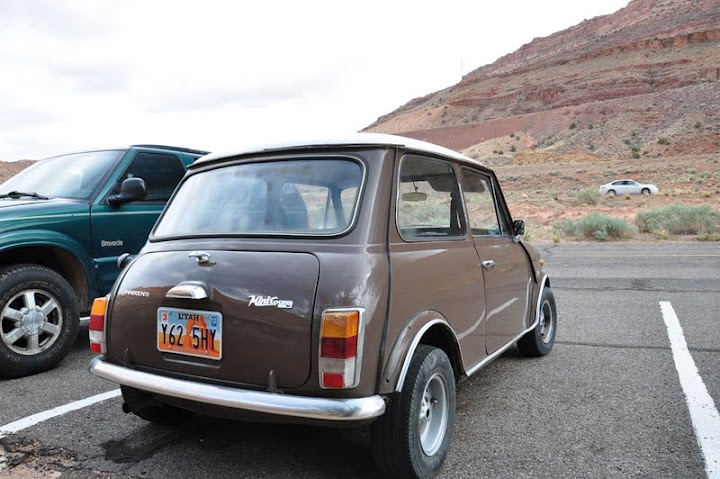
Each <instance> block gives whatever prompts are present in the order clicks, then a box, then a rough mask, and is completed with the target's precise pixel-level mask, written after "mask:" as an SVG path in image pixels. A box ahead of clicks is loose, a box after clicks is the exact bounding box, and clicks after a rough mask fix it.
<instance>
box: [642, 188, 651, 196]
mask: <svg viewBox="0 0 720 479" xmlns="http://www.w3.org/2000/svg"><path fill="white" fill-rule="evenodd" d="M642 194H643V195H649V194H650V190H649V189H648V188H643V189H642Z"/></svg>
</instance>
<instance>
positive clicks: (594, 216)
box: [555, 213, 636, 241]
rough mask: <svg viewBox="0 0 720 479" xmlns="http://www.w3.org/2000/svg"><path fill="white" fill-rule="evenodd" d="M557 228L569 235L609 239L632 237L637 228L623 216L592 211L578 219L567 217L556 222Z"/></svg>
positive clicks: (601, 239)
mask: <svg viewBox="0 0 720 479" xmlns="http://www.w3.org/2000/svg"><path fill="white" fill-rule="evenodd" d="M555 228H556V229H559V230H560V231H562V232H563V233H564V234H566V235H568V236H584V237H586V238H590V239H594V240H598V241H607V240H618V239H623V238H632V237H633V236H635V233H636V230H635V228H633V227H632V226H631V225H630V224H628V222H627V221H625V220H624V219H622V218H613V217H611V216H608V215H606V214H603V213H590V214H589V215H585V216H583V217H582V218H580V219H578V220H571V219H565V220H563V221H560V222H558V223H556V224H555Z"/></svg>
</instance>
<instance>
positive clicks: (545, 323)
mask: <svg viewBox="0 0 720 479" xmlns="http://www.w3.org/2000/svg"><path fill="white" fill-rule="evenodd" d="M554 328H555V318H553V312H552V308H551V307H550V301H545V302H544V303H543V305H542V308H540V339H541V340H542V342H543V343H548V342H549V341H550V338H552V334H553V329H554Z"/></svg>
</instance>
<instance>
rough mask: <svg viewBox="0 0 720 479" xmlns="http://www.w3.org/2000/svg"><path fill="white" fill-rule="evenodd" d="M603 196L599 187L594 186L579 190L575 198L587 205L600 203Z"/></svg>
mask: <svg viewBox="0 0 720 479" xmlns="http://www.w3.org/2000/svg"><path fill="white" fill-rule="evenodd" d="M601 198H602V196H601V195H600V192H599V191H598V189H597V188H593V187H592V186H590V187H588V188H585V189H584V190H580V191H578V192H577V195H575V199H576V200H577V202H578V203H585V204H586V205H596V204H598V203H600V199H601Z"/></svg>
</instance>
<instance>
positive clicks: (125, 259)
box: [117, 253, 135, 269]
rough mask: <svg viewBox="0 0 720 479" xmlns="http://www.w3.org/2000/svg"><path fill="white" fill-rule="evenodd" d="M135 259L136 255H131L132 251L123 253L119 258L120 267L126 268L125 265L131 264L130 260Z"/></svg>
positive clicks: (118, 264)
mask: <svg viewBox="0 0 720 479" xmlns="http://www.w3.org/2000/svg"><path fill="white" fill-rule="evenodd" d="M134 259H135V255H131V254H130V253H123V254H121V255H120V257H119V258H118V259H117V266H118V268H120V269H124V268H125V266H127V265H129V264H130V262H131V261H132V260H134Z"/></svg>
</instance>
